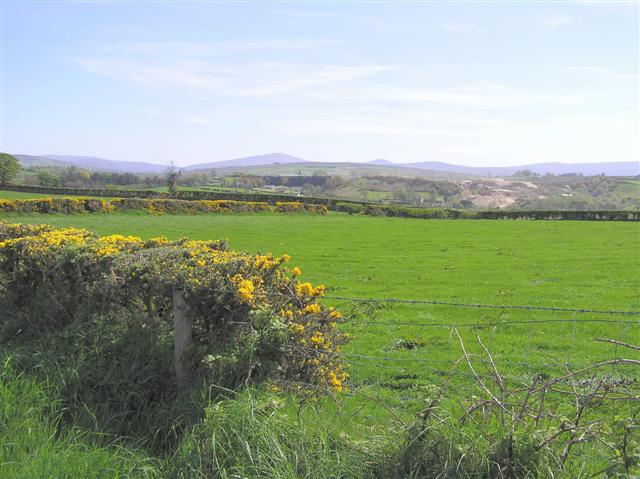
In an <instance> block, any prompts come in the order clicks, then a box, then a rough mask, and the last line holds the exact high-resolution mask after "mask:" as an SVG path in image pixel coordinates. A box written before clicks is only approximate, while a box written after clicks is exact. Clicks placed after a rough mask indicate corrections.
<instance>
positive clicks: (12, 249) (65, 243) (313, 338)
mask: <svg viewBox="0 0 640 479" xmlns="http://www.w3.org/2000/svg"><path fill="white" fill-rule="evenodd" d="M286 261H288V256H287V255H284V256H281V257H274V256H273V255H271V254H264V255H249V254H246V253H242V252H236V251H231V250H229V249H228V248H227V245H226V243H225V242H224V241H194V240H187V239H182V240H178V241H170V240H168V239H167V238H164V237H159V238H152V239H150V240H143V239H142V238H139V237H137V236H125V235H120V234H114V235H108V236H102V237H99V236H97V235H95V234H93V233H91V232H89V231H87V230H84V229H77V228H54V227H52V226H49V225H35V226H31V225H20V224H10V223H6V222H0V272H1V273H2V280H3V281H5V280H6V281H9V282H10V288H12V289H13V290H16V291H18V290H19V291H22V292H24V298H22V299H21V301H22V300H23V301H24V305H26V306H25V307H28V306H29V303H30V301H31V300H30V299H29V298H30V296H29V294H30V293H31V292H32V291H33V294H34V295H35V294H36V293H37V288H33V285H34V284H40V283H39V282H41V281H43V278H44V281H46V284H47V287H51V288H61V289H60V290H55V289H53V290H52V291H51V293H52V294H51V295H50V296H51V297H56V298H57V300H56V303H55V304H54V303H51V304H47V308H48V309H47V312H48V313H50V314H48V316H50V317H57V318H59V321H68V320H69V319H70V318H72V317H73V311H74V310H76V309H78V308H86V307H87V306H88V305H95V304H98V303H99V304H103V305H106V306H107V307H109V305H110V304H112V303H113V304H114V305H117V304H120V305H126V307H127V308H128V307H131V308H139V307H140V306H141V305H147V304H148V305H150V306H148V307H147V308H148V310H149V313H150V314H151V311H150V310H151V309H153V305H154V304H167V303H169V304H170V302H171V300H172V296H171V294H172V291H174V290H176V289H178V290H180V291H182V292H183V296H184V298H185V300H186V301H187V302H188V311H189V314H190V315H192V316H193V318H192V319H193V325H194V328H199V329H198V331H199V332H200V337H207V334H209V332H211V333H210V334H211V335H213V336H215V338H214V339H212V340H211V341H212V342H211V344H216V341H219V337H220V336H224V334H220V333H223V332H224V333H225V334H229V331H235V330H237V331H240V332H239V333H238V336H237V338H236V339H237V341H238V342H239V343H241V342H243V341H246V337H245V336H243V334H246V333H245V331H246V330H247V328H246V326H247V325H248V326H250V328H248V329H249V330H253V329H254V328H255V329H256V330H260V328H267V329H268V328H273V331H277V334H275V335H274V336H273V337H274V338H278V339H277V341H282V342H283V343H282V344H278V347H277V348H275V349H276V350H277V351H282V358H281V359H279V360H280V361H281V363H280V364H279V366H278V368H277V369H276V371H277V373H274V375H275V376H277V377H274V378H273V379H274V380H277V379H278V378H280V379H283V380H293V381H294V382H295V381H301V382H304V383H315V384H319V385H322V386H325V387H326V388H331V389H333V390H335V391H342V390H343V389H344V387H345V386H344V382H345V381H346V378H347V377H348V375H347V374H346V373H345V372H344V371H343V370H342V363H341V358H340V345H341V344H343V343H344V342H346V338H347V335H346V334H344V333H342V332H340V331H339V328H337V326H336V323H337V322H338V321H340V320H341V319H342V315H341V314H340V313H339V312H338V311H336V310H335V309H333V308H325V307H323V306H322V305H321V304H320V303H319V302H318V300H319V298H320V297H321V296H322V295H323V294H324V291H325V287H324V286H323V285H317V286H314V285H312V284H311V283H309V282H304V283H300V282H298V281H297V280H296V279H289V278H287V276H286V275H285V274H284V272H285V271H286V270H285V268H284V266H283V265H284V263H285V262H286ZM296 270H297V271H299V268H297V267H296V268H293V271H292V272H293V273H294V276H295V273H296ZM47 275H49V276H47ZM63 275H67V276H63ZM54 276H55V281H53V280H52V278H54ZM62 288H67V289H62ZM92 294H95V295H98V296H97V297H92V296H91V295H92ZM105 294H109V295H114V296H113V297H106V299H107V301H105V296H103V295H105ZM32 299H33V302H35V301H42V299H41V298H39V297H38V298H37V299H36V296H34V297H33V298H32ZM96 299H98V301H96ZM110 299H113V301H111V300H110ZM83 301H85V302H86V301H89V303H84V304H83V303H82V302H83ZM62 302H65V303H64V304H62ZM74 308H75V309H74ZM170 311H171V309H170V308H169V313H168V314H169V318H170ZM258 312H260V313H261V314H263V313H264V314H266V315H267V317H268V318H269V319H268V320H267V321H265V320H260V321H257V322H256V323H252V321H254V320H253V319H252V318H253V317H254V316H252V315H253V314H254V313H256V314H257V313H258ZM56 314H58V316H56ZM29 316H31V317H36V318H37V317H40V316H41V315H29ZM237 324H242V325H244V326H243V327H240V328H238V327H237V326H235V325H237ZM25 327H27V325H25ZM220 328H227V329H224V330H223V329H220ZM234 328H235V329H234ZM261 334H262V333H261ZM213 336H212V337H213ZM265 337H269V336H268V335H265ZM273 340H274V341H276V339H273ZM201 346H202V347H201V348H200V349H199V351H201V357H200V358H194V361H197V362H198V364H201V363H202V361H204V360H205V359H206V358H207V357H208V356H210V355H211V354H214V355H215V354H216V353H217V351H216V350H212V349H207V348H208V347H210V344H209V343H207V344H205V345H201ZM273 349H274V348H267V350H268V351H270V354H272V352H273ZM272 361H273V359H272V358H270V359H269V362H272ZM282 387H283V388H286V387H287V385H286V381H285V382H284V383H283V384H282Z"/></svg>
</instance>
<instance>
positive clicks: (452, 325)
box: [349, 318, 640, 328]
mask: <svg viewBox="0 0 640 479" xmlns="http://www.w3.org/2000/svg"><path fill="white" fill-rule="evenodd" d="M547 323H570V324H575V323H611V324H633V325H639V326H640V320H636V321H629V320H624V319H592V318H587V319H540V320H515V321H489V322H483V323H412V322H393V321H370V320H356V321H350V322H349V324H350V325H354V326H357V325H360V324H378V325H384V326H420V327H426V328H429V327H432V328H476V327H478V328H480V327H490V326H511V325H521V324H533V325H535V324H547Z"/></svg>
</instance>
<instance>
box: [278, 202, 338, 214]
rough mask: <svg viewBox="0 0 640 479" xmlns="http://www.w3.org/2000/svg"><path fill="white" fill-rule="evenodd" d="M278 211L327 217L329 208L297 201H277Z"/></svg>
mask: <svg viewBox="0 0 640 479" xmlns="http://www.w3.org/2000/svg"><path fill="white" fill-rule="evenodd" d="M276 211H278V212H280V213H314V214H320V215H326V214H327V207H326V206H324V205H314V204H308V203H299V202H296V201H288V202H281V201H276Z"/></svg>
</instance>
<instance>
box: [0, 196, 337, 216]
mask: <svg viewBox="0 0 640 479" xmlns="http://www.w3.org/2000/svg"><path fill="white" fill-rule="evenodd" d="M109 211H121V212H124V211H143V212H146V213H152V214H196V213H262V212H268V211H271V207H270V206H269V204H268V203H262V202H255V201H235V200H197V201H195V200H175V199H146V198H115V199H113V200H111V201H107V200H102V199H91V198H81V197H76V198H42V199H33V200H0V212H5V213H64V214H73V213H87V212H88V213H96V212H109ZM275 211H277V212H281V213H310V214H322V215H324V214H327V207H326V206H324V205H314V204H305V203H276V206H275Z"/></svg>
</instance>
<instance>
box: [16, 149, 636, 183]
mask: <svg viewBox="0 0 640 479" xmlns="http://www.w3.org/2000/svg"><path fill="white" fill-rule="evenodd" d="M15 156H16V158H18V160H20V162H21V163H22V165H23V166H24V167H25V168H29V167H37V166H49V167H54V166H60V167H64V166H71V165H75V166H78V167H81V168H86V169H89V170H96V171H119V172H129V173H148V174H158V173H163V172H165V171H166V169H167V165H162V164H154V163H145V162H132V161H114V160H107V159H104V158H97V157H93V156H73V155H23V154H16V155H15ZM181 168H182V170H183V171H187V172H190V171H198V170H211V169H216V170H223V172H224V173H231V172H243V173H248V174H257V175H265V174H266V175H273V174H284V175H288V174H313V173H314V172H326V173H328V174H334V175H345V176H365V175H389V176H404V177H407V176H419V177H424V176H433V177H457V178H460V177H475V176H511V175H513V174H514V173H515V172H517V171H521V170H530V171H533V172H535V173H537V174H540V175H545V174H547V173H552V174H555V175H560V174H567V173H579V174H582V175H584V176H592V175H600V174H602V173H604V174H605V175H607V176H637V175H640V162H634V161H626V162H601V163H535V164H528V165H518V166H464V165H454V164H449V163H442V162H437V161H423V162H416V163H392V162H390V161H387V160H382V159H377V160H373V161H369V162H366V163H356V162H317V161H307V160H304V159H302V158H297V157H295V156H291V155H288V154H286V153H268V154H264V155H256V156H248V157H244V158H236V159H233V160H222V161H214V162H207V163H197V164H193V165H189V166H184V167H181Z"/></svg>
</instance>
